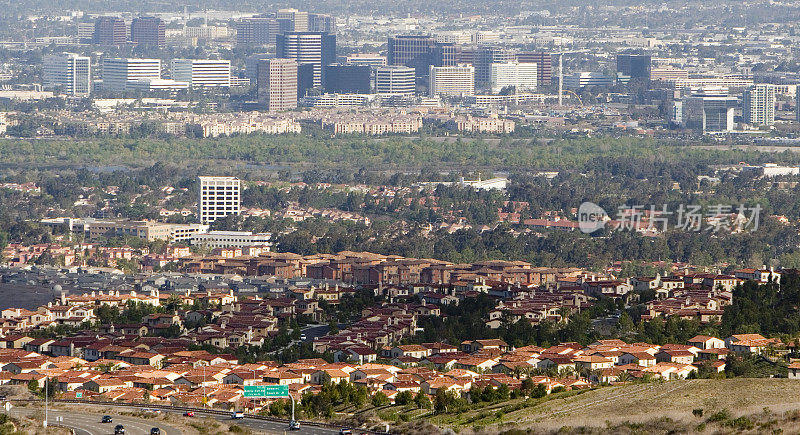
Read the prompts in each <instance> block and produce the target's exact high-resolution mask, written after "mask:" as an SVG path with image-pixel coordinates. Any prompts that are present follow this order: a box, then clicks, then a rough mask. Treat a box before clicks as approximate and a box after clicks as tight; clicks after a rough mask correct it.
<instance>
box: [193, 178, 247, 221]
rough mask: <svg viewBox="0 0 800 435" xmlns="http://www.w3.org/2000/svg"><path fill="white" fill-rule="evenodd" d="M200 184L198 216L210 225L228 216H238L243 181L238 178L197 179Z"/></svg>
mask: <svg viewBox="0 0 800 435" xmlns="http://www.w3.org/2000/svg"><path fill="white" fill-rule="evenodd" d="M197 178H198V181H199V183H200V191H199V197H198V199H197V216H198V218H199V219H200V223H201V224H210V223H211V222H214V221H215V220H217V219H220V218H224V217H225V216H228V215H232V214H235V215H238V214H239V212H240V207H241V181H239V179H238V178H236V177H197Z"/></svg>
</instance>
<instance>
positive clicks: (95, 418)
mask: <svg viewBox="0 0 800 435" xmlns="http://www.w3.org/2000/svg"><path fill="white" fill-rule="evenodd" d="M79 406H82V407H101V408H108V407H109V405H108V404H104V405H96V404H90V403H82V404H80V405H79ZM114 408H116V409H122V410H131V411H141V410H142V408H141V407H133V406H131V407H129V406H125V405H123V404H120V405H114ZM42 409H43V408H41V407H35V408H30V407H14V408H12V409H11V412H10V414H11V415H12V416H13V415H14V413H15V412H17V413H20V414H21V415H30V414H33V413H34V412H36V411H41V410H42ZM162 412H170V413H174V414H178V415H182V414H183V412H182V411H175V410H168V409H163V410H162ZM194 414H195V417H185V418H186V419H187V423H189V421H190V419H192V418H203V417H210V418H213V419H215V420H218V421H220V422H224V423H236V424H238V425H241V426H245V427H247V428H249V429H250V430H252V431H254V432H256V433H259V434H268V435H284V434H285V433H289V428H288V425H287V424H286V423H283V422H279V421H270V420H259V419H253V418H244V419H241V420H236V421H233V420H231V418H230V417H229V416H228V415H227V414H225V415H220V414H216V413H206V412H203V411H201V410H195V411H194ZM48 415H49V419H50V421H51V422H52V423H53V424H58V425H60V426H65V427H68V428H70V429H74V430H75V433H76V435H101V434H102V435H105V434H111V433H114V426H116V425H117V424H120V423H121V424H123V425H124V426H125V429H126V435H130V434H133V435H140V434H143V435H147V434H149V433H150V429H151V428H153V427H158V428H159V429H161V433H162V434H165V433H166V434H169V435H173V434H180V433H181V431H180V430H179V429H177V428H175V427H173V426H170V425H167V424H164V423H163V422H160V421H158V420H144V419H139V418H133V417H127V416H119V415H117V414H109V415H111V416H112V417H113V418H114V423H113V424H108V423H106V424H102V423H100V418H101V417H102V414H99V413H93V412H89V411H86V412H81V411H77V410H75V409H70V410H69V411H64V410H59V409H51V410H50V412H49V413H48ZM56 417H62V418H63V420H62V421H56ZM106 426H107V427H106ZM353 432H354V433H356V434H358V433H359V432H358V430H354V431H353ZM293 433H297V434H298V435H337V434H338V433H339V430H338V429H331V428H324V427H316V426H308V425H304V426H302V427H301V428H300V430H299V431H296V432H293Z"/></svg>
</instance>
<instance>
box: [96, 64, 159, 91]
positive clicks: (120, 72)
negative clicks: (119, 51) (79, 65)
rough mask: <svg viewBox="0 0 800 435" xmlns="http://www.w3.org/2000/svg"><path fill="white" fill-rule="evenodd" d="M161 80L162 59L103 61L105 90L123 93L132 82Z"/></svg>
mask: <svg viewBox="0 0 800 435" xmlns="http://www.w3.org/2000/svg"><path fill="white" fill-rule="evenodd" d="M160 78H161V59H131V58H109V57H106V58H104V59H103V89H105V90H109V91H117V92H122V91H125V90H127V89H128V86H129V85H130V84H131V83H132V82H136V81H138V80H153V79H160Z"/></svg>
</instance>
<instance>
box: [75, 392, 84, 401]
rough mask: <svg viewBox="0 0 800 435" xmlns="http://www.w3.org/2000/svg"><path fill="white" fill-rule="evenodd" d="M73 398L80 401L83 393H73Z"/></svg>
mask: <svg viewBox="0 0 800 435" xmlns="http://www.w3.org/2000/svg"><path fill="white" fill-rule="evenodd" d="M75 398H76V399H82V398H83V393H81V392H77V393H75Z"/></svg>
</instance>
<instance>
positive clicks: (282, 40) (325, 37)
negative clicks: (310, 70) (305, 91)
mask: <svg viewBox="0 0 800 435" xmlns="http://www.w3.org/2000/svg"><path fill="white" fill-rule="evenodd" d="M276 57H279V58H283V59H294V60H295V61H296V62H297V63H299V64H312V65H314V86H315V87H317V86H322V84H323V83H324V75H325V70H324V68H323V67H324V66H325V65H330V64H332V63H334V62H336V35H331V34H329V33H326V32H288V33H284V34H283V35H279V36H278V38H277V44H276Z"/></svg>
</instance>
